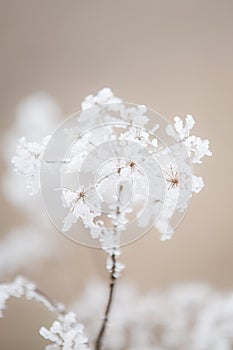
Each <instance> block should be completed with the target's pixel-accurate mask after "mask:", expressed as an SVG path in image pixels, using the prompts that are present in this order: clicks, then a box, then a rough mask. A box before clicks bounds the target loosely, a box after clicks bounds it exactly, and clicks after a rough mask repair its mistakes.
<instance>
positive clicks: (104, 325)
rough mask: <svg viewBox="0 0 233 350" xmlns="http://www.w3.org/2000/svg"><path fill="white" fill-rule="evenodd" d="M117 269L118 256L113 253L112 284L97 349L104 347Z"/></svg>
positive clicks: (96, 345)
mask: <svg viewBox="0 0 233 350" xmlns="http://www.w3.org/2000/svg"><path fill="white" fill-rule="evenodd" d="M115 270H116V256H115V254H113V255H112V270H111V276H110V285H109V297H108V302H107V306H106V309H105V313H104V319H103V322H102V325H101V328H100V331H99V334H98V337H97V340H96V344H95V350H101V348H102V341H103V336H104V333H105V330H106V326H107V323H108V318H109V312H110V310H111V305H112V301H113V292H114V287H115V282H116V277H115Z"/></svg>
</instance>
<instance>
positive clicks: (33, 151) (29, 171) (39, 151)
mask: <svg viewBox="0 0 233 350" xmlns="http://www.w3.org/2000/svg"><path fill="white" fill-rule="evenodd" d="M49 138H50V136H47V137H45V138H44V140H43V142H42V144H39V143H36V142H27V141H26V140H25V138H24V137H22V138H21V139H20V140H19V144H18V146H17V149H16V156H14V157H13V158H12V163H13V164H14V166H15V172H16V173H17V174H19V175H24V176H25V177H26V178H27V187H28V189H29V194H31V195H33V194H36V193H37V192H38V191H39V189H40V168H41V158H42V156H43V151H44V149H45V147H46V145H47V143H48V141H49Z"/></svg>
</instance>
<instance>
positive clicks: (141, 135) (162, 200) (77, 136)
mask: <svg viewBox="0 0 233 350" xmlns="http://www.w3.org/2000/svg"><path fill="white" fill-rule="evenodd" d="M194 125H195V121H194V118H193V117H192V116H191V115H189V114H188V115H186V117H185V121H183V120H182V119H181V118H180V117H178V116H177V117H175V118H174V124H173V125H172V124H170V123H168V122H167V121H166V120H165V119H164V118H163V117H161V116H160V115H159V114H158V113H156V112H154V111H151V110H149V109H147V107H145V106H142V105H133V104H126V103H123V102H122V101H121V99H119V98H118V97H115V96H114V94H113V93H112V91H111V89H109V88H104V89H102V90H100V91H99V92H98V94H97V95H95V96H93V95H89V96H87V97H86V98H85V100H84V101H83V103H82V110H81V111H80V112H79V113H77V114H76V115H74V116H72V117H70V118H68V119H67V120H66V121H65V122H64V123H62V124H61V125H60V127H59V128H58V129H57V130H56V132H55V133H54V134H53V135H52V137H51V138H50V140H49V141H47V139H45V140H46V141H43V144H42V145H39V144H34V143H27V142H26V141H25V140H24V139H22V140H21V142H20V144H19V147H18V150H17V156H16V157H15V158H14V159H13V162H14V164H15V169H16V172H17V173H20V174H21V173H22V174H23V175H25V176H26V177H27V178H28V186H29V187H30V189H31V193H35V192H36V191H38V189H39V187H41V192H42V196H43V199H44V203H45V206H46V209H47V212H48V214H49V216H50V218H51V220H52V221H53V223H54V224H55V225H56V227H57V228H58V229H59V230H60V231H61V232H63V233H64V234H66V235H67V236H68V237H70V238H71V239H73V240H75V241H77V242H80V243H83V244H86V245H90V246H97V247H99V246H100V247H102V248H103V249H105V250H106V249H107V250H109V251H111V248H113V247H115V248H116V247H119V246H120V245H124V244H127V243H130V242H132V241H134V240H135V239H137V238H138V237H140V236H142V235H143V234H144V233H145V232H147V231H148V230H149V229H150V228H152V227H156V228H157V230H158V231H159V232H160V237H161V239H162V240H166V239H168V238H171V236H172V234H173V232H174V230H175V228H176V227H177V225H178V224H179V223H180V221H181V219H182V218H183V216H184V214H185V211H186V209H187V207H188V205H189V202H190V199H191V196H192V192H195V193H198V192H199V191H200V190H201V189H202V188H203V186H204V182H203V179H202V178H201V177H200V176H195V175H194V174H193V173H192V167H191V163H201V162H202V159H203V157H204V156H205V155H208V156H211V151H210V150H209V142H208V140H202V139H201V138H200V137H197V136H194V135H192V134H191V133H192V129H193V127H194ZM26 165H28V166H26ZM39 172H40V175H41V183H40V186H39V184H38V180H39ZM106 242H108V246H107V245H106Z"/></svg>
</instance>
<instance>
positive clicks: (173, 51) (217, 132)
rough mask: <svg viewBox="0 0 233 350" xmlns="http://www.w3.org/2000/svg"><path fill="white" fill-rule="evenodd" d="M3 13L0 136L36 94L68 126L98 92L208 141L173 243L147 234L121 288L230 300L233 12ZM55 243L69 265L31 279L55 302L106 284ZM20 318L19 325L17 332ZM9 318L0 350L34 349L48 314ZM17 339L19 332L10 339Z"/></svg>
mask: <svg viewBox="0 0 233 350" xmlns="http://www.w3.org/2000/svg"><path fill="white" fill-rule="evenodd" d="M0 4H1V9H0V15H1V20H0V26H1V46H0V48H1V55H0V57H1V67H0V69H1V70H0V72H1V78H0V85H1V95H0V100H1V103H0V106H1V120H0V122H1V134H2V135H3V133H4V130H6V128H8V127H10V126H11V124H12V123H13V121H14V115H15V108H16V105H17V104H18V103H19V101H20V100H21V99H23V98H24V97H26V96H27V95H29V94H32V93H35V92H38V91H45V92H47V93H49V94H51V95H52V96H53V97H54V98H55V99H56V100H57V101H58V103H59V104H60V106H61V107H62V109H63V111H64V115H67V116H68V115H70V114H72V113H74V112H76V111H77V110H78V109H79V106H80V102H81V100H82V99H83V98H84V97H85V96H86V95H87V94H89V93H96V92H97V91H98V90H99V89H100V88H102V87H105V86H109V87H111V88H112V89H113V91H114V92H115V94H116V95H117V96H120V97H122V98H123V99H124V100H125V101H127V102H135V103H142V104H146V105H147V106H149V107H151V108H152V109H155V110H157V111H159V112H160V113H161V114H162V115H164V116H165V117H167V118H168V119H169V120H172V117H173V116H174V115H176V114H179V115H181V116H184V115H185V113H191V114H193V115H194V117H195V119H196V121H197V126H196V128H195V132H196V133H197V134H198V135H200V136H202V137H204V138H205V137H207V138H208V139H209V140H210V141H211V149H212V151H213V157H212V158H207V159H205V160H204V164H203V165H202V166H200V167H198V166H197V167H196V168H195V169H196V173H198V174H200V175H202V176H203V177H204V179H205V182H206V186H205V188H204V190H203V192H201V193H200V194H199V195H195V196H194V198H193V201H192V203H191V207H190V209H189V211H188V213H187V215H186V217H185V219H184V220H183V222H182V224H181V225H180V227H179V228H178V230H177V232H176V234H175V236H174V238H173V239H172V240H171V241H169V242H166V243H161V242H160V241H159V239H158V235H157V234H156V233H155V232H151V233H150V234H148V235H146V236H145V237H144V238H143V239H141V240H139V241H137V242H136V243H135V244H133V245H130V246H128V247H126V248H125V249H124V254H123V257H122V260H123V261H124V262H125V263H126V265H127V270H126V272H125V273H124V277H123V279H126V280H132V281H133V282H134V283H136V284H137V285H139V286H140V289H141V290H142V291H143V290H146V289H148V288H150V287H164V286H170V285H172V284H173V283H181V282H186V281H190V280H194V281H199V280H201V281H207V282H209V283H211V284H213V285H215V286H217V287H220V288H227V289H232V288H233V274H232V267H233V256H232V243H233V230H232V228H233V225H232V198H233V197H232V188H233V183H232V174H233V167H232V150H233V138H232V131H233V130H232V126H233V96H232V90H233V42H232V35H233V21H232V16H233V1H232V0H231V1H227V0H221V1H216V0H201V1H199V0H196V1H195V0H184V1H182V0H177V1H175V0H174V1H172V0H170V1H164V0H163V1H158V0H144V1H143V0H141V1H140V0H131V1H130V0H115V1H113V0H106V1H104V0H92V1H91V0H85V1H84V0H83V1H81V0H66V1H65V0H64V1H61V0H37V1H36V0H5V1H4V0H1V1H0ZM2 172H4V164H2ZM0 210H1V235H4V234H5V233H6V232H7V231H8V229H10V228H11V227H13V226H15V225H16V224H17V223H22V222H23V221H24V218H23V215H22V213H20V211H19V210H18V209H17V210H16V209H15V208H13V207H11V206H10V205H9V203H7V202H6V200H5V199H4V198H3V197H2V198H1V208H0ZM51 234H52V233H51ZM56 235H57V236H56V239H57V240H60V242H61V247H62V249H63V250H64V251H65V254H64V253H63V254H62V255H61V256H62V258H61V259H60V260H59V259H58V261H57V260H56V262H54V261H53V259H51V261H50V262H49V263H48V264H46V265H45V266H44V269H43V271H42V273H41V272H40V273H39V272H38V273H36V272H34V273H27V276H29V277H30V278H32V279H33V280H35V281H36V282H37V283H38V284H39V285H40V286H41V287H42V288H43V289H44V290H46V291H47V292H49V293H50V294H51V295H53V296H54V297H56V298H57V299H61V300H64V301H70V300H71V299H72V298H74V297H75V295H76V294H77V293H78V292H79V290H80V289H81V286H82V285H83V283H85V280H86V279H87V278H89V276H92V275H95V274H97V275H99V276H105V272H104V258H103V256H102V254H101V253H100V252H98V251H94V250H92V249H87V248H83V247H80V246H77V245H75V244H74V243H72V242H70V241H68V240H67V239H65V238H63V237H62V236H60V235H59V234H56ZM80 264H81V265H80ZM21 273H24V271H22V272H21ZM27 305H28V304H27ZM13 306H14V308H13ZM24 307H26V309H25V312H24V313H23V315H24V318H25V325H22V323H21V324H20V326H19V320H20V317H21V315H22V310H24V309H23V308H24ZM31 310H32V311H31ZM6 316H7V318H6V319H4V320H0V338H1V343H0V348H1V350H8V349H11V350H12V349H17V350H19V349H29V348H33V349H41V348H42V344H44V343H43V342H42V341H41V340H40V339H39V337H38V336H37V330H36V329H37V328H38V327H39V325H41V323H43V319H44V318H45V317H48V316H47V313H46V312H44V311H41V309H40V308H39V307H37V306H34V305H31V304H30V306H26V303H16V304H13V303H12V304H10V306H9V309H8V311H7V313H6ZM29 326H30V332H29V333H28V332H27V327H29ZM16 327H18V329H19V331H18V332H16V333H15V335H14V336H13V337H12V335H11V336H9V334H12V332H13V329H14V328H16ZM20 327H21V328H20ZM16 344H17V345H16ZM32 344H33V346H32Z"/></svg>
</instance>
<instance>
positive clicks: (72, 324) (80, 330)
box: [40, 312, 90, 350]
mask: <svg viewBox="0 0 233 350" xmlns="http://www.w3.org/2000/svg"><path fill="white" fill-rule="evenodd" d="M40 335H41V336H42V337H43V338H45V339H46V340H49V341H50V342H51V343H53V344H50V345H47V346H46V347H45V349H46V350H60V349H63V350H84V349H87V350H88V349H89V350H90V348H89V347H88V339H87V338H86V336H85V335H84V326H83V325H82V324H80V323H77V321H76V315H75V314H74V313H73V312H69V313H67V314H65V315H60V316H59V317H58V320H57V321H54V322H53V324H52V326H51V327H50V329H47V328H45V327H41V329H40Z"/></svg>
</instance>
